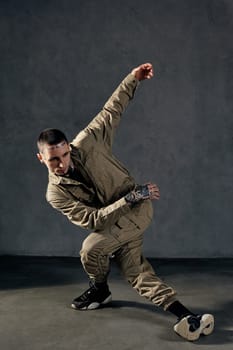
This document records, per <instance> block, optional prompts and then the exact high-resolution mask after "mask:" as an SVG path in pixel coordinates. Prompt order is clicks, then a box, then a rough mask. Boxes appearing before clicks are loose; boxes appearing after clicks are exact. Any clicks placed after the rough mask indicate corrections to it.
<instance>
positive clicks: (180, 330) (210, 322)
mask: <svg viewBox="0 0 233 350" xmlns="http://www.w3.org/2000/svg"><path fill="white" fill-rule="evenodd" d="M213 330H214V316H213V315H211V314H204V315H202V317H201V320H200V327H199V328H198V329H197V330H195V331H193V332H192V331H190V324H189V323H188V317H184V318H182V319H181V320H180V321H179V322H178V323H176V324H175V326H174V331H175V332H176V333H177V334H179V335H180V336H181V337H182V338H184V339H187V340H189V341H195V340H198V339H199V337H200V335H201V334H204V335H209V334H211V333H212V332H213Z"/></svg>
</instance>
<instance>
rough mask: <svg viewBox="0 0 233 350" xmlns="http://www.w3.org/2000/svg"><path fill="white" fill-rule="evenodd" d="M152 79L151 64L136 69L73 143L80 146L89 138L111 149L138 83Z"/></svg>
mask: <svg viewBox="0 0 233 350" xmlns="http://www.w3.org/2000/svg"><path fill="white" fill-rule="evenodd" d="M152 77H153V67H152V64H151V63H144V64H141V65H140V66H138V67H136V68H134V69H133V70H132V71H131V73H130V74H129V75H128V76H127V77H126V78H125V79H124V80H123V81H122V82H121V84H120V85H119V86H118V87H117V89H116V90H115V91H114V93H113V94H112V96H111V97H110V98H109V99H108V101H107V102H106V103H105V105H104V107H103V109H102V110H101V112H100V113H99V114H97V116H96V117H95V118H94V119H93V120H92V121H91V122H90V123H89V124H88V126H87V127H86V128H85V129H84V131H83V132H81V133H80V134H78V136H77V137H76V138H75V140H74V141H73V142H72V143H73V144H74V145H76V144H79V143H80V141H81V140H82V139H85V138H86V136H88V137H92V138H93V140H94V141H96V142H103V143H105V146H106V147H107V148H109V149H111V146H112V142H113V137H114V132H115V129H116V127H117V126H118V124H119V122H120V119H121V116H122V113H123V112H124V110H125V109H126V107H127V106H128V103H129V101H130V100H131V99H132V98H133V96H134V92H135V89H136V87H137V85H138V82H139V81H141V80H145V79H150V78H152Z"/></svg>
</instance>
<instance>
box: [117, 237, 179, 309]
mask: <svg viewBox="0 0 233 350" xmlns="http://www.w3.org/2000/svg"><path fill="white" fill-rule="evenodd" d="M116 261H117V264H118V265H119V267H120V269H121V270H122V273H123V275H124V276H125V278H126V279H127V280H128V282H129V283H130V284H131V285H132V287H133V288H134V289H136V290H137V292H138V293H139V294H140V295H141V296H143V297H145V298H147V299H149V300H150V301H152V302H153V303H154V304H155V305H157V306H161V307H163V308H164V309H165V310H166V309H167V308H168V307H169V305H170V304H172V303H173V302H174V301H175V300H176V299H175V295H176V292H175V290H174V289H173V288H172V287H170V286H168V285H167V284H165V283H164V282H163V281H162V280H161V279H160V278H159V277H158V276H156V274H155V271H154V269H153V267H152V266H151V264H150V263H149V262H148V260H147V259H146V258H145V257H144V256H143V255H142V240H141V239H139V240H137V241H133V242H129V243H127V244H125V245H124V246H123V247H122V248H121V249H120V250H119V251H118V252H117V254H116Z"/></svg>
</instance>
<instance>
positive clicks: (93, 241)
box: [80, 230, 121, 283]
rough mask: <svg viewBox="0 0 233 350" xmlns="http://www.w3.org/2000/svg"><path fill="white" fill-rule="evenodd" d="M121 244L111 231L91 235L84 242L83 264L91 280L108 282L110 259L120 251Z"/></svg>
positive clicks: (82, 251) (81, 253)
mask: <svg viewBox="0 0 233 350" xmlns="http://www.w3.org/2000/svg"><path fill="white" fill-rule="evenodd" d="M120 246H121V242H119V241H118V240H117V239H116V238H115V237H114V236H113V235H111V234H110V233H109V230H108V231H106V232H102V233H96V232H94V233H91V234H90V235H89V236H88V237H87V238H86V239H85V240H84V242H83V245H82V249H81V251H80V256H81V262H82V265H83V268H84V270H85V271H86V273H87V274H88V276H89V278H90V279H92V280H94V281H95V282H96V283H102V282H106V280H107V276H108V274H109V270H110V262H109V259H110V257H111V255H112V253H113V252H115V251H116V250H118V249H119V247H120Z"/></svg>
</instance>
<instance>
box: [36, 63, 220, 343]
mask: <svg viewBox="0 0 233 350" xmlns="http://www.w3.org/2000/svg"><path fill="white" fill-rule="evenodd" d="M152 77H153V67H152V64H150V63H145V64H142V65H140V66H139V67H136V68H134V69H133V70H132V72H131V73H130V74H129V75H128V76H127V77H126V78H125V79H124V80H123V81H122V83H121V84H120V85H119V86H118V88H117V89H116V90H115V92H114V93H113V95H112V96H111V97H110V98H109V100H108V101H107V103H106V104H105V105H104V107H103V109H102V110H101V112H100V113H99V114H98V115H97V116H96V117H95V118H94V119H93V120H92V121H91V122H90V123H89V125H88V126H87V127H86V128H85V129H84V130H82V131H81V132H80V133H79V134H78V135H77V136H76V138H75V139H74V140H73V141H72V142H71V143H70V144H69V143H68V140H67V138H66V136H65V135H64V134H63V132H61V131H60V130H57V129H46V130H44V131H42V133H41V134H40V136H39V138H38V149H39V153H38V154H37V156H38V159H39V160H40V162H41V163H43V164H45V165H46V167H47V168H48V171H49V183H48V189H47V195H46V197H47V200H48V202H49V203H50V204H51V205H52V206H53V207H54V208H55V209H57V210H59V211H60V212H61V213H63V214H64V215H66V216H67V218H68V219H69V220H70V221H71V222H72V223H74V224H75V225H78V226H80V227H83V228H85V229H89V230H92V233H91V234H89V236H88V237H87V238H86V239H85V240H84V242H83V245H82V249H81V252H80V255H81V262H82V264H83V268H84V270H85V271H86V273H87V274H88V276H89V278H90V288H89V289H88V290H86V291H85V292H84V293H83V294H82V295H80V296H79V297H77V298H76V299H74V300H73V302H72V308H74V309H77V310H91V309H96V308H98V307H99V306H100V305H104V304H107V303H109V302H110V301H111V298H112V296H111V292H110V291H109V288H108V284H107V277H108V273H109V265H110V258H111V257H112V256H114V257H115V259H116V262H117V264H118V265H119V267H120V269H121V271H122V273H123V274H124V276H125V277H126V279H127V280H128V282H129V283H130V284H131V285H132V287H133V288H135V289H136V290H137V291H138V293H139V294H140V295H142V296H144V297H146V298H147V299H149V300H151V301H152V302H153V303H154V304H155V305H157V306H160V307H162V308H163V309H164V310H167V311H170V312H171V313H173V314H174V315H176V316H177V317H178V321H177V323H176V324H175V326H174V330H175V332H176V333H178V334H179V335H180V336H182V337H183V338H185V339H187V340H191V341H192V340H197V339H198V338H199V336H200V335H201V334H205V335H208V334H210V333H212V331H213V328H214V318H213V316H212V315H210V314H204V315H195V314H193V313H192V312H191V311H189V310H188V309H186V308H185V307H184V306H183V305H182V304H181V303H180V302H179V301H178V300H177V299H176V297H175V295H176V292H175V291H174V289H173V288H171V287H170V286H168V285H166V284H165V283H164V282H162V281H161V280H160V279H159V278H158V277H157V276H156V275H155V272H154V270H153V268H152V266H151V265H150V264H149V262H148V261H147V260H146V259H145V257H144V256H143V254H142V241H143V232H144V231H145V229H146V228H147V227H148V225H149V224H150V222H151V219H152V204H151V200H158V199H159V197H160V193H159V188H158V186H157V185H156V184H153V183H147V184H144V185H138V184H137V183H136V182H135V180H134V178H133V177H132V176H131V175H130V174H129V172H128V171H127V170H126V169H125V168H124V167H123V165H122V164H121V163H120V162H119V161H118V160H117V159H116V158H115V157H114V156H113V155H112V143H113V138H114V132H115V129H116V127H117V125H118V124H119V122H120V118H121V115H122V113H123V111H124V110H125V108H126V106H127V105H128V103H129V101H130V100H131V99H132V98H133V96H134V92H135V89H136V87H137V85H138V82H139V81H143V80H146V79H151V78H152Z"/></svg>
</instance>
